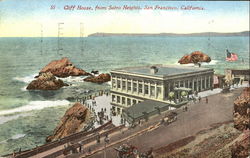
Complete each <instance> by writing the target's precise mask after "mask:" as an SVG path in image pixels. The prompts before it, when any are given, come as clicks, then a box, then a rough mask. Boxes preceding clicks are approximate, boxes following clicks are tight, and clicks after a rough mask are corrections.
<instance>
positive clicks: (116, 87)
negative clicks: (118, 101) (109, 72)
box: [115, 77, 118, 90]
mask: <svg viewBox="0 0 250 158" xmlns="http://www.w3.org/2000/svg"><path fill="white" fill-rule="evenodd" d="M117 80H118V79H117V77H115V85H116V86H115V89H116V90H117V89H118V85H117V83H118V82H117Z"/></svg>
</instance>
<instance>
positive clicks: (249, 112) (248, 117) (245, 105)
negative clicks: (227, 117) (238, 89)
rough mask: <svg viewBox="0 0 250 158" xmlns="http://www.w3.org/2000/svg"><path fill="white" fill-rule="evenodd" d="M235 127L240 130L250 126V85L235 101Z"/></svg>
mask: <svg viewBox="0 0 250 158" xmlns="http://www.w3.org/2000/svg"><path fill="white" fill-rule="evenodd" d="M234 127H235V128H237V129H238V130H240V131H243V130H246V129H249V128H250V87H248V88H245V89H244V90H243V92H242V93H241V95H240V96H239V97H238V98H237V99H236V100H235V101H234Z"/></svg>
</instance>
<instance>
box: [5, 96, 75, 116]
mask: <svg viewBox="0 0 250 158" xmlns="http://www.w3.org/2000/svg"><path fill="white" fill-rule="evenodd" d="M69 103H70V102H69V101H67V100H57V101H31V102H29V103H28V104H27V105H24V106H21V107H17V108H13V109H8V110H2V111H0V116H1V115H11V114H14V113H20V112H28V111H32V110H41V109H44V108H49V107H56V106H66V105H69Z"/></svg>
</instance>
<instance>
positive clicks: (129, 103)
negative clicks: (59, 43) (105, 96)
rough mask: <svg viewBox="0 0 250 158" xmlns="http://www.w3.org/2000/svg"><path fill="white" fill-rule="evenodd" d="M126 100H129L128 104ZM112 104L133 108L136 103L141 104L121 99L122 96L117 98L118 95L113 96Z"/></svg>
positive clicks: (124, 98) (132, 100)
mask: <svg viewBox="0 0 250 158" xmlns="http://www.w3.org/2000/svg"><path fill="white" fill-rule="evenodd" d="M126 99H127V103H126ZM112 102H113V103H118V104H122V105H127V106H131V105H134V104H136V103H140V101H139V100H136V99H131V98H126V97H121V96H116V95H112Z"/></svg>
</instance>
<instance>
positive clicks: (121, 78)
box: [121, 78, 123, 91]
mask: <svg viewBox="0 0 250 158" xmlns="http://www.w3.org/2000/svg"><path fill="white" fill-rule="evenodd" d="M122 80H123V79H122V78H121V91H123V90H122V87H123V84H122Z"/></svg>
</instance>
